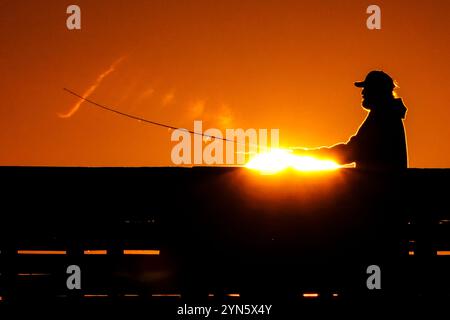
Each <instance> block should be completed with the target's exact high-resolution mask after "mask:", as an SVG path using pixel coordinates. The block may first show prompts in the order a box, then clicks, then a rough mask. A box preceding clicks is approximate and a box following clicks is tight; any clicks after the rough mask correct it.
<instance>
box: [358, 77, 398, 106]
mask: <svg viewBox="0 0 450 320" xmlns="http://www.w3.org/2000/svg"><path fill="white" fill-rule="evenodd" d="M355 86H356V87H358V88H363V90H362V97H363V101H362V106H363V107H364V108H366V109H369V110H372V109H373V108H376V107H378V106H380V105H383V104H384V103H386V102H388V101H390V100H392V99H393V98H394V97H395V96H394V89H395V87H396V86H395V83H394V80H393V79H392V78H391V77H390V76H389V75H388V74H387V73H385V72H383V71H370V72H369V73H368V74H367V76H366V78H365V79H364V81H359V82H355Z"/></svg>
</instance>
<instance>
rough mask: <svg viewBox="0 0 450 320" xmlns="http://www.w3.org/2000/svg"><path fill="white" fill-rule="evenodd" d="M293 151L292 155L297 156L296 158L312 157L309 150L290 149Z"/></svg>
mask: <svg viewBox="0 0 450 320" xmlns="http://www.w3.org/2000/svg"><path fill="white" fill-rule="evenodd" d="M289 150H291V152H292V154H295V155H296V156H307V155H308V154H309V155H310V153H311V151H310V150H309V149H308V148H298V147H294V148H289Z"/></svg>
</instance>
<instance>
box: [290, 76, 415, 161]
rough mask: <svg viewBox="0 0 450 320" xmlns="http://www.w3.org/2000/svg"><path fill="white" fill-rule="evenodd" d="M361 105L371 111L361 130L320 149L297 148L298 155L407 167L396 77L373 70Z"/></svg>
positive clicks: (403, 110)
mask: <svg viewBox="0 0 450 320" xmlns="http://www.w3.org/2000/svg"><path fill="white" fill-rule="evenodd" d="M355 86H356V87H358V88H363V90H362V97H363V101H362V107H363V108H364V109H366V110H368V111H369V114H368V115H367V117H366V119H365V120H364V122H363V124H362V125H361V126H360V127H359V129H358V132H357V133H356V134H355V135H354V136H352V137H351V138H350V140H348V142H347V143H340V144H336V145H334V146H332V147H323V148H318V149H309V150H308V149H303V150H298V149H296V150H294V152H295V153H296V154H302V155H311V156H317V157H319V158H330V159H334V160H335V161H336V162H338V163H340V164H348V163H353V162H355V163H356V167H357V168H364V169H375V170H398V169H405V168H407V165H408V164H407V163H408V159H407V150H406V138H405V129H404V127H403V119H404V118H405V114H406V107H405V106H404V104H403V101H402V99H399V98H396V97H395V94H394V89H395V83H394V80H393V79H392V78H391V77H390V76H389V75H387V74H386V73H384V72H383V71H371V72H369V73H368V74H367V76H366V78H365V80H364V81H361V82H355Z"/></svg>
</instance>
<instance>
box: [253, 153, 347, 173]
mask: <svg viewBox="0 0 450 320" xmlns="http://www.w3.org/2000/svg"><path fill="white" fill-rule="evenodd" d="M245 167H246V168H249V169H253V170H258V171H260V172H261V173H263V174H275V173H277V172H280V171H282V170H284V169H287V168H292V169H295V170H297V171H323V170H336V169H338V168H340V165H338V164H337V163H336V162H334V161H331V160H321V159H316V158H313V157H305V156H297V155H294V154H292V152H291V151H290V150H284V149H272V150H270V151H269V152H264V153H258V154H257V155H255V156H254V157H253V158H252V159H250V161H249V162H248V163H247V164H246V165H245Z"/></svg>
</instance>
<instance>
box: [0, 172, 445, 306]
mask: <svg viewBox="0 0 450 320" xmlns="http://www.w3.org/2000/svg"><path fill="white" fill-rule="evenodd" d="M0 181H1V184H2V192H1V204H2V209H1V223H0V228H1V236H0V237H1V238H0V239H1V240H0V249H1V254H0V259H1V260H0V268H1V271H0V272H1V276H0V297H1V300H0V303H3V304H5V303H8V302H11V303H13V302H21V301H27V302H29V301H70V302H76V303H79V302H80V301H90V299H91V300H96V301H100V300H101V301H104V300H105V299H109V298H113V299H115V301H116V300H120V301H129V300H133V299H135V300H138V301H147V300H146V299H150V300H151V299H153V300H155V299H156V300H157V299H161V298H173V299H180V297H181V299H184V298H186V299H187V298H188V297H197V298H201V297H203V298H204V299H211V297H215V298H218V297H220V298H221V299H226V298H227V297H228V298H229V299H233V298H236V297H237V295H239V297H240V298H241V299H245V298H248V299H251V298H252V297H259V298H261V299H265V298H264V297H266V298H268V297H272V298H273V297H276V298H277V299H287V300H288V299H294V300H295V299H297V298H299V299H303V298H304V299H307V298H317V296H316V295H315V294H316V293H317V294H318V297H319V298H320V299H330V300H333V299H335V298H336V299H352V298H354V297H361V296H364V295H369V296H370V295H373V294H374V291H370V290H368V289H367V287H366V279H367V277H368V275H367V273H366V270H367V267H368V266H369V265H377V266H379V267H380V269H381V272H382V279H383V287H382V290H381V291H377V293H376V294H380V293H379V292H382V295H383V294H386V295H390V294H392V295H396V297H399V296H403V297H406V298H407V299H412V298H417V297H424V296H438V297H444V296H445V297H448V295H449V293H450V290H449V289H448V288H450V286H449V284H450V272H448V270H450V269H449V264H450V263H449V262H450V258H449V256H448V255H449V254H450V207H449V204H448V198H449V194H448V189H447V188H446V184H447V183H448V182H449V181H450V170H446V169H408V170H407V171H405V172H396V173H381V172H362V171H358V170H356V169H342V170H338V171H333V172H323V173H297V172H285V173H282V174H277V175H273V176H265V175H260V174H258V173H257V172H254V171H249V170H247V169H244V168H217V167H216V168H50V167H48V168H45V167H2V168H0ZM69 265H77V266H79V267H80V269H81V271H82V288H81V290H69V289H68V288H67V286H66V280H67V277H68V276H69V275H68V274H67V272H66V271H67V267H68V266H69ZM304 294H306V295H304ZM308 294H313V295H311V296H309V295H308ZM102 299H103V300H102Z"/></svg>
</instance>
